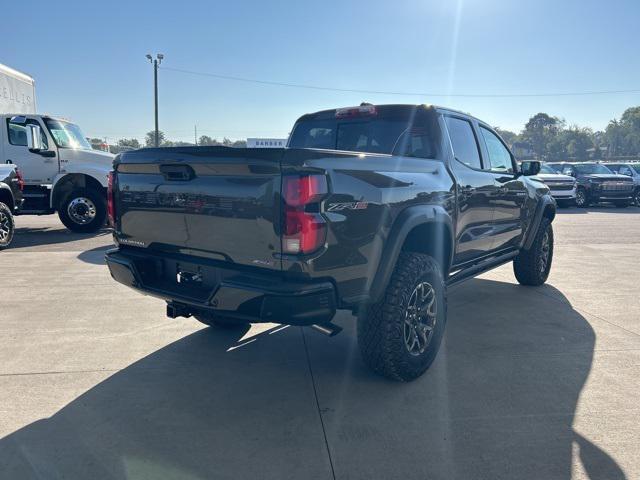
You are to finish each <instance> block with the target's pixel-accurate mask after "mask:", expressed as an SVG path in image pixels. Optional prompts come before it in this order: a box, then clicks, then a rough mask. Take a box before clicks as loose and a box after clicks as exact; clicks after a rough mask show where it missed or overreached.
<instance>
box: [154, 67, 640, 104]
mask: <svg viewBox="0 0 640 480" xmlns="http://www.w3.org/2000/svg"><path fill="white" fill-rule="evenodd" d="M158 68H161V69H162V70H168V71H172V72H178V73H186V74H189V75H197V76H201V77H211V78H218V79H221V80H231V81H236V82H245V83H255V84H259V85H271V86H277V87H290V88H304V89H308V90H325V91H331V92H343V93H365V94H372V95H398V96H405V97H458V98H526V97H579V96H592V95H619V94H634V93H635V94H637V93H640V89H630V90H591V91H582V92H554V93H451V94H448V93H433V92H393V91H385V90H362V89H356V88H335V87H325V86H320V85H309V84H303V83H289V82H274V81H269V80H257V79H254V78H245V77H236V76H232V75H222V74H218V73H207V72H196V71H193V70H183V69H181V68H171V67H158Z"/></svg>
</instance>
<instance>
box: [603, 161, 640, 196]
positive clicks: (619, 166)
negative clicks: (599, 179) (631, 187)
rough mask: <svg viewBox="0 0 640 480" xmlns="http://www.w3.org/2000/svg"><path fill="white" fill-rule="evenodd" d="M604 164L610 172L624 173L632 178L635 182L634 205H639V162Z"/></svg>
mask: <svg viewBox="0 0 640 480" xmlns="http://www.w3.org/2000/svg"><path fill="white" fill-rule="evenodd" d="M606 165H607V168H609V170H611V171H612V172H615V173H617V174H620V175H626V176H627V177H630V178H631V179H633V183H634V184H635V191H634V193H633V200H634V203H635V204H636V206H638V207H640V162H629V163H607V164H606Z"/></svg>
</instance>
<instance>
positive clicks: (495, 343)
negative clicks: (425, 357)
mask: <svg viewBox="0 0 640 480" xmlns="http://www.w3.org/2000/svg"><path fill="white" fill-rule="evenodd" d="M17 226H18V230H17V234H16V238H15V244H14V245H13V247H12V248H11V249H9V250H7V251H4V252H2V253H0V272H2V290H1V292H2V293H1V297H0V478H7V479H20V478H45V479H51V478H78V479H80V478H91V479H96V480H97V479H103V478H127V479H128V478H131V479H139V478H175V479H209V478H216V479H218V478H220V479H239V478H242V479H244V478H252V479H253V478H257V479H278V480H282V479H287V478H290V479H316V478H318V479H332V478H338V479H377V478H380V479H395V478H402V479H414V478H415V479H450V478H456V479H498V478H505V479H569V478H574V479H582V478H590V479H619V478H629V479H635V478H640V455H639V454H638V452H640V422H638V418H639V414H640V404H639V403H638V399H639V398H640V297H639V292H640V290H639V288H638V285H639V280H640V273H639V272H640V270H639V268H640V263H639V259H640V209H638V208H629V209H624V210H623V209H615V208H606V207H602V208H591V209H588V210H575V209H571V210H561V211H560V213H559V214H558V217H557V220H556V222H555V233H556V253H555V258H554V267H553V269H552V272H551V276H550V279H549V282H548V284H547V285H546V286H544V287H541V288H528V287H521V286H519V285H517V284H516V282H515V279H514V277H513V274H512V272H511V267H510V266H505V267H502V268H500V269H498V270H495V271H493V272H490V273H489V274H486V275H483V276H482V277H480V278H478V279H474V280H471V281H469V282H467V283H465V284H463V285H461V286H459V287H457V288H455V289H453V291H451V292H450V296H449V321H448V325H447V333H446V337H445V341H444V344H443V346H442V349H441V351H440V354H439V356H438V358H437V360H436V362H435V363H434V365H433V367H432V368H431V369H430V370H429V371H428V372H427V374H426V375H425V376H424V377H422V378H420V379H419V380H417V381H415V382H413V383H411V384H396V383H392V382H389V381H386V380H384V379H381V378H379V377H376V376H375V375H373V374H371V373H370V372H369V371H368V370H367V369H366V368H365V367H364V366H363V364H362V363H361V361H360V358H359V354H358V351H357V345H356V339H355V329H354V321H353V318H352V317H351V316H350V315H348V314H344V313H343V314H340V316H339V317H338V319H337V322H338V323H340V324H341V325H342V326H344V327H345V331H344V332H343V333H342V334H340V335H339V336H337V337H335V338H326V337H324V336H322V335H320V334H318V333H316V332H314V331H311V330H307V329H305V330H303V329H300V328H295V327H289V328H282V327H279V326H277V325H254V326H252V327H251V328H250V329H248V330H246V331H240V332H238V331H235V332H224V331H215V330H214V329H211V328H206V327H203V326H202V325H200V324H199V323H198V322H196V321H195V320H192V319H189V320H184V319H183V320H171V319H168V318H166V317H165V314H164V304H163V302H161V301H159V300H156V299H153V298H149V297H144V296H142V295H139V294H138V293H136V292H134V291H132V290H129V289H127V288H125V287H123V286H122V285H119V284H116V283H115V282H114V281H112V280H111V278H110V276H109V274H108V272H107V270H106V267H105V266H104V264H103V260H102V258H103V254H104V251H105V250H106V249H107V248H109V246H110V244H111V236H110V234H108V233H107V232H106V231H105V232H102V233H100V234H99V235H96V236H84V235H77V234H72V233H70V232H68V231H66V230H65V229H64V228H63V226H62V225H61V224H60V223H59V222H58V220H57V217H54V216H48V217H19V218H18V219H17Z"/></svg>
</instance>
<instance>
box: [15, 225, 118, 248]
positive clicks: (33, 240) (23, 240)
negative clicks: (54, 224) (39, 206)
mask: <svg viewBox="0 0 640 480" xmlns="http://www.w3.org/2000/svg"><path fill="white" fill-rule="evenodd" d="M110 233H111V231H110V230H108V229H106V228H104V229H101V230H99V231H97V232H95V233H75V232H71V231H69V230H67V229H66V228H65V227H60V228H57V229H52V228H47V227H17V228H16V230H15V234H14V237H13V241H12V242H11V249H12V250H17V249H21V248H30V247H38V246H43V245H56V244H64V243H70V242H77V241H82V240H90V239H93V238H99V237H104V238H105V241H110V240H111V237H110V236H108V235H109V234H110Z"/></svg>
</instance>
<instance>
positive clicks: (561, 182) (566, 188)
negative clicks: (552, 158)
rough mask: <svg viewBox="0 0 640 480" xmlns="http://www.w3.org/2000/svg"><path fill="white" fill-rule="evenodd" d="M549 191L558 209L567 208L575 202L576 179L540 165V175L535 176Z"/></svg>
mask: <svg viewBox="0 0 640 480" xmlns="http://www.w3.org/2000/svg"><path fill="white" fill-rule="evenodd" d="M536 177H537V178H539V179H540V181H541V182H543V183H544V184H545V185H546V186H547V187H549V190H551V196H552V197H553V198H555V200H556V202H557V204H558V206H559V207H569V206H571V205H574V204H575V201H576V179H575V178H573V177H571V176H569V175H564V174H562V173H558V172H556V171H555V170H554V169H553V168H551V167H550V166H548V165H544V164H543V165H542V167H541V168H540V173H539V174H538V175H536Z"/></svg>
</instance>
